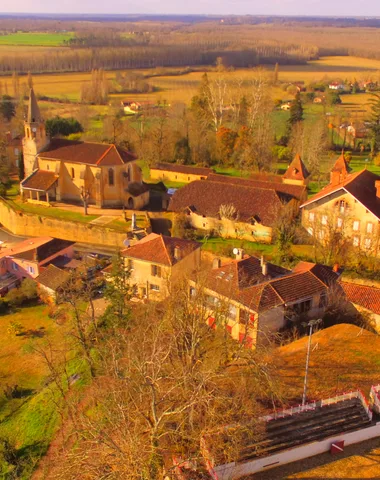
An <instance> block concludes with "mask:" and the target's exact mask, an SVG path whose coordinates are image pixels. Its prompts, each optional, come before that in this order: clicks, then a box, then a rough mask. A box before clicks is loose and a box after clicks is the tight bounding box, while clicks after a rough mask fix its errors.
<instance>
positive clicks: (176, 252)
mask: <svg viewBox="0 0 380 480" xmlns="http://www.w3.org/2000/svg"><path fill="white" fill-rule="evenodd" d="M174 258H175V259H176V260H181V249H180V248H179V247H178V246H177V245H176V246H175V247H174Z"/></svg>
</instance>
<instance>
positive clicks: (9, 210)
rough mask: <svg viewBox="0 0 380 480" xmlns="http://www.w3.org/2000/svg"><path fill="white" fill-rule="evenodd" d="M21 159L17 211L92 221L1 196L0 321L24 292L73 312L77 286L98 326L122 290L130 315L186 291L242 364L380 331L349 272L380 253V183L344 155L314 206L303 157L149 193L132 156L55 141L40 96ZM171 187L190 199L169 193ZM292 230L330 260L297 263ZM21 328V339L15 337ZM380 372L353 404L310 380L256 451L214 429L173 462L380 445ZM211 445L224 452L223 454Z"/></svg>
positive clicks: (379, 301) (163, 176)
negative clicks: (0, 311) (231, 446)
mask: <svg viewBox="0 0 380 480" xmlns="http://www.w3.org/2000/svg"><path fill="white" fill-rule="evenodd" d="M330 88H333V87H332V86H330ZM337 88H340V87H339V86H337ZM124 107H125V108H127V107H128V108H132V105H131V103H129V104H128V105H124ZM134 108H138V107H137V106H136V105H134ZM19 149H22V153H23V157H22V158H23V162H24V168H23V173H24V177H23V178H22V179H21V181H20V184H19V190H20V199H19V201H20V202H21V203H20V204H19V205H26V206H28V205H29V206H31V207H33V206H35V207H36V208H39V207H43V208H45V211H47V212H49V208H50V209H53V210H52V211H61V212H68V211H71V212H78V216H79V215H80V216H82V217H84V218H86V216H88V218H93V217H94V219H93V220H90V221H89V222H88V223H87V222H85V223H81V222H78V223H77V224H75V225H74V222H73V221H72V220H71V219H70V220H65V218H64V216H62V217H59V216H57V215H55V216H54V215H53V216H49V213H47V215H46V216H42V215H38V214H33V213H32V212H31V211H30V212H29V211H23V210H22V209H17V208H15V206H14V204H11V203H9V201H8V200H7V197H6V195H5V196H4V197H2V198H1V199H0V222H1V225H2V227H3V229H2V230H1V231H0V238H1V239H2V240H1V250H0V256H1V259H0V294H1V296H2V301H3V303H2V305H4V308H5V309H6V308H8V307H7V304H8V303H9V302H12V299H14V298H18V297H17V295H18V296H19V297H20V298H21V300H19V302H20V304H22V301H23V295H27V293H25V292H27V290H28V288H29V289H30V288H31V287H30V282H32V283H33V285H34V287H33V288H35V289H36V295H37V296H38V297H39V299H40V300H39V301H40V302H43V303H44V304H46V305H50V306H52V308H57V307H59V305H63V304H65V302H69V303H70V301H71V300H70V296H69V295H70V293H69V292H73V291H74V290H75V289H74V290H73V288H74V287H73V282H74V280H73V279H75V282H78V281H80V282H83V284H84V285H86V287H83V288H86V291H88V292H90V293H89V297H88V298H89V299H90V303H91V308H92V309H93V318H95V317H96V318H100V317H101V315H102V314H104V312H106V311H107V308H108V307H109V299H107V298H105V296H104V292H105V291H106V290H107V289H108V288H110V287H109V285H113V287H111V288H116V289H117V288H118V287H117V285H120V284H121V283H122V287H119V293H120V294H122V292H125V293H124V296H125V299H127V301H128V304H129V305H132V309H134V308H139V305H148V304H151V305H155V306H156V307H157V308H165V304H166V302H167V301H170V300H169V299H170V298H171V297H172V296H173V295H176V293H175V292H176V291H178V289H179V286H180V287H181V289H182V290H181V292H184V294H185V296H186V299H187V300H186V302H189V304H192V305H194V306H197V308H198V309H199V310H197V311H199V318H202V319H203V322H204V324H205V326H206V328H207V329H208V330H209V331H210V332H211V333H212V334H213V335H225V334H227V335H228V336H229V337H230V339H231V340H232V341H233V342H234V343H235V344H236V346H238V347H239V348H242V349H243V351H244V350H250V351H253V352H255V351H256V350H257V351H262V349H266V348H268V345H271V346H273V345H274V346H279V345H280V344H281V342H282V341H283V340H280V339H283V338H286V337H288V338H290V335H291V332H293V334H294V332H298V333H297V336H296V337H295V338H302V337H304V336H305V335H306V336H309V337H308V338H309V341H310V342H313V343H314V340H313V339H314V336H315V335H318V333H317V332H318V331H319V332H323V331H324V332H325V333H326V335H328V334H329V330H330V329H334V328H338V327H339V326H341V325H339V324H343V325H346V324H352V327H353V326H355V325H356V327H355V328H358V333H357V335H359V334H360V333H362V332H363V331H364V332H368V333H369V332H371V335H378V334H379V333H380V286H379V285H378V284H377V283H376V281H373V280H371V279H366V278H360V277H359V276H356V277H355V278H351V277H349V276H347V275H346V274H345V265H344V261H345V259H347V258H348V256H349V255H351V256H352V255H353V256H355V257H356V258H365V259H366V261H367V262H371V261H373V262H374V263H375V264H376V259H377V258H378V257H379V255H380V251H379V249H380V244H379V241H380V176H378V175H376V174H375V173H372V172H371V171H369V170H368V169H367V168H364V169H361V170H359V171H356V172H352V171H351V168H350V165H349V161H347V158H346V157H345V152H344V150H343V151H342V152H341V153H339V154H338V155H337V156H336V159H335V160H334V162H335V163H334V164H333V167H332V168H331V171H330V175H329V180H328V183H327V184H326V185H325V186H324V187H323V188H321V189H320V191H318V192H317V193H314V194H309V192H308V186H309V183H310V180H311V173H310V172H309V171H308V168H307V167H306V165H305V163H304V162H303V160H302V158H301V156H300V154H298V153H297V154H296V155H295V156H294V158H293V159H292V160H291V161H290V162H289V164H288V166H287V169H286V171H285V172H284V173H283V174H282V175H279V174H276V173H270V172H252V173H251V175H250V176H249V177H247V176H245V177H238V176H228V175H225V174H221V173H217V172H216V171H215V169H214V168H213V167H212V166H210V167H206V166H202V165H183V164H178V163H165V162H160V163H156V164H154V165H152V166H151V167H150V179H149V182H147V181H146V179H145V178H144V176H143V172H142V169H141V168H140V166H139V163H138V158H137V156H136V155H135V154H133V153H131V152H130V151H128V150H126V149H125V148H122V147H119V146H117V145H115V144H112V143H111V144H106V143H95V142H85V141H80V140H68V139H66V138H62V137H59V136H58V137H55V138H50V137H49V136H48V135H47V133H46V129H45V121H44V118H43V116H42V115H41V112H40V109H39V105H38V101H37V99H36V96H35V94H34V91H33V88H32V89H31V90H30V94H29V99H28V109H27V113H26V117H25V123H24V137H23V138H22V142H21V143H19V144H18V145H17V146H15V145H14V144H13V143H12V142H10V143H9V154H10V155H9V161H10V162H13V163H14V164H13V167H14V169H17V168H19V163H18V162H19V158H20V157H19ZM170 182H172V184H173V185H177V184H178V185H181V186H179V187H174V188H173V187H169V188H167V187H166V186H165V183H168V184H169V185H170ZM82 212H83V213H82ZM123 219H124V220H123ZM296 223H297V224H298V225H299V227H298V229H299V230H302V232H303V233H302V235H303V238H306V242H307V244H308V246H309V247H308V248H309V249H310V251H313V252H314V253H315V252H317V251H320V252H323V254H321V255H320V258H321V259H323V260H324V261H320V262H318V261H310V259H308V260H306V259H298V260H297V261H295V262H293V263H292V264H290V263H289V261H288V257H289V255H291V254H290V252H291V248H292V242H293V239H294V231H293V229H294V225H295V224H296ZM112 225H114V228H112ZM202 237H203V241H200V240H201V238H202ZM209 237H210V238H211V237H212V238H219V239H221V241H222V242H223V241H224V242H226V243H225V248H224V250H223V254H218V253H212V252H210V251H205V250H204V248H203V247H204V245H205V243H207V239H208V238H209ZM244 242H248V243H249V242H255V243H256V244H263V245H264V246H265V245H271V244H273V243H274V242H276V245H277V248H278V252H279V255H278V256H277V257H276V259H273V258H272V259H268V257H267V255H266V254H265V250H263V252H262V254H256V255H253V254H248V253H247V252H246V251H245V248H244ZM316 258H317V256H316ZM115 259H116V263H115ZM117 262H118V263H117ZM342 262H343V264H342ZM115 265H116V266H117V267H118V268H119V270H118V271H117V273H115V268H116V267H115ZM78 279H79V280H78ZM120 282H121V283H120ZM25 286H27V287H25ZM16 292H19V293H16ZM25 298H27V297H25ZM68 299H69V300H68ZM125 299H124V300H123V302H124V301H125ZM13 301H14V300H13ZM93 304H94V305H95V307H93ZM160 306H161V307H160ZM95 311H96V313H94V312H95ZM13 329H14V331H15V332H16V334H18V333H21V331H22V327H21V326H20V325H13ZM18 329H20V331H18ZM313 334H314V335H313ZM338 336H339V334H338ZM234 348H235V347H234ZM271 348H272V347H271ZM374 348H376V347H374ZM306 353H307V355H308V358H309V354H310V343H309V347H308V350H307V352H306V350H305V351H304V354H305V361H306ZM334 353H335V354H336V355H339V354H340V352H339V351H336V352H334ZM313 355H314V353H313V352H312V353H311V356H312V357H313ZM308 361H309V360H307V366H308ZM278 368H281V366H278ZM359 368H360V367H359ZM378 373H379V372H378V371H377V373H376V370H374V376H373V378H372V379H371V380H370V381H369V383H368V382H367V384H366V386H367V391H364V393H362V391H361V389H362V387H363V386H362V384H358V385H355V384H354V383H352V382H351V386H352V388H351V391H350V392H349V393H347V392H341V393H339V386H338V385H336V386H333V385H330V387H331V388H330V387H327V388H326V390H325V391H323V387H321V388H320V397H319V398H318V399H317V400H315V399H314V398H309V396H308V395H307V390H306V385H307V383H306V382H307V380H306V376H305V386H304V392H303V396H302V391H301V390H300V391H299V404H298V405H297V406H295V407H290V408H285V407H284V408H283V409H275V410H274V411H272V413H269V412H268V413H267V415H264V416H261V417H260V421H261V422H263V424H264V430H265V433H264V434H263V436H262V437H260V439H259V440H253V439H250V438H249V436H248V437H247V439H246V442H248V443H247V446H246V447H244V448H240V450H239V453H236V452H235V453H234V455H232V454H231V452H229V450H228V449H226V448H225V447H223V445H225V444H228V443H229V441H230V440H229V439H230V435H232V433H231V434H229V433H228V429H229V428H231V429H232V426H231V427H229V426H228V425H227V426H224V427H223V428H225V429H226V430H225V431H223V429H222V430H220V429H221V427H222V425H219V427H218V426H216V427H215V432H217V435H216V433H215V434H210V433H208V434H207V435H205V436H204V437H203V439H202V454H203V460H202V461H201V462H200V461H199V459H198V461H191V460H189V459H186V458H181V455H178V456H177V457H175V458H174V468H175V471H176V472H177V473H176V474H177V477H176V478H193V477H190V476H189V477H187V476H186V475H187V474H189V472H192V471H193V472H195V471H198V469H199V468H200V464H202V469H204V470H205V472H206V471H207V472H208V475H209V476H208V477H202V478H213V479H215V480H216V479H226V480H227V479H230V478H241V477H243V476H244V475H248V474H254V473H258V472H262V471H266V470H268V469H270V468H274V467H278V466H279V465H283V464H286V463H290V462H295V461H297V460H300V459H303V458H308V457H310V456H313V455H317V454H320V453H323V452H326V451H331V453H332V454H336V453H339V452H343V449H344V444H346V445H350V444H355V443H357V442H360V441H363V440H365V439H371V438H375V437H378V436H379V435H380V386H379V385H378V384H379V382H380V380H379V376H378ZM305 375H307V368H306V374H305ZM309 375H311V376H313V369H311V371H310V372H309ZM334 387H335V388H334ZM331 391H335V392H336V394H335V395H331ZM301 397H302V399H301ZM301 400H302V402H301ZM243 431H244V429H243ZM235 433H236V432H235ZM215 435H216V436H218V437H220V436H221V437H223V438H222V439H221V440H220V441H219V440H218V441H215ZM220 442H221V443H220ZM310 442H313V443H312V446H310V445H309V444H310ZM231 455H232V457H231ZM232 458H233V460H231V459H232ZM202 471H203V470H202ZM186 472H187V473H186ZM253 478H256V476H255V477H253ZM271 478H277V477H271Z"/></svg>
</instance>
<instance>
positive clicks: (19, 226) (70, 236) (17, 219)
mask: <svg viewBox="0 0 380 480" xmlns="http://www.w3.org/2000/svg"><path fill="white" fill-rule="evenodd" d="M0 223H1V224H2V225H3V226H4V227H5V228H6V229H8V230H9V231H10V232H12V233H14V234H15V235H21V236H26V237H41V236H48V237H55V238H62V239H64V240H70V241H73V242H81V243H89V244H94V245H107V246H110V247H123V241H124V240H125V239H126V233H123V232H119V231H117V230H113V229H111V228H107V227H106V226H98V225H91V224H88V223H81V222H75V221H72V220H62V219H58V218H53V217H47V216H43V215H36V214H33V213H25V212H23V211H21V210H16V209H14V208H13V206H12V205H11V204H9V203H8V202H7V201H6V200H4V199H1V198H0Z"/></svg>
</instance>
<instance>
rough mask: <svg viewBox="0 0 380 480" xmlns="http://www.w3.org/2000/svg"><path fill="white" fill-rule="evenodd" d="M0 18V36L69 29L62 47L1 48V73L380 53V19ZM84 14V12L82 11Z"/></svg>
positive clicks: (291, 61)
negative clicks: (29, 49)
mask: <svg viewBox="0 0 380 480" xmlns="http://www.w3.org/2000/svg"><path fill="white" fill-rule="evenodd" d="M83 18H84V17H81V19H82V21H79V17H73V18H68V17H67V16H61V17H55V18H41V17H36V16H21V17H17V18H14V17H12V16H0V35H7V34H10V33H15V32H18V31H22V32H29V33H30V34H31V35H32V34H33V32H46V33H49V32H51V33H53V32H73V33H74V36H73V38H71V39H70V40H68V41H67V42H66V43H65V44H64V45H62V46H58V47H49V51H48V54H47V52H46V48H48V47H46V48H45V49H43V48H42V47H41V49H40V50H38V48H36V49H34V50H33V52H32V53H30V52H29V51H28V49H27V48H23V47H18V48H17V49H16V48H15V47H14V48H13V49H6V48H5V49H0V73H3V74H6V73H10V72H13V71H17V72H19V73H23V72H25V73H26V72H28V71H30V72H32V73H42V72H79V71H91V70H93V69H94V68H102V69H105V70H117V69H127V68H152V67H174V66H180V67H184V66H195V65H211V64H215V62H216V60H217V58H219V59H222V62H223V64H224V66H226V67H240V68H241V67H253V66H256V65H260V64H261V65H263V64H274V63H279V64H300V65H302V64H305V63H306V62H307V61H309V60H312V59H317V58H319V57H320V56H324V55H355V56H361V57H367V58H374V59H380V49H379V47H378V46H379V44H380V28H379V27H380V19H360V18H357V19H355V18H349V19H347V18H346V19H338V18H331V19H327V18H326V19H323V18H317V17H316V18H302V17H300V18H296V17H249V16H248V17H225V18H222V17H206V16H205V17H202V16H199V17H196V16H191V17H186V16H185V17H173V16H171V17H156V16H149V17H146V21H144V22H142V21H141V20H142V19H143V18H142V17H136V16H135V17H133V16H132V17H128V18H127V17H120V16H100V17H99V16H96V21H95V20H94V19H95V17H94V19H93V21H91V22H83ZM85 19H86V20H88V18H87V17H85Z"/></svg>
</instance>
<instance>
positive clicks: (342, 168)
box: [331, 152, 351, 175]
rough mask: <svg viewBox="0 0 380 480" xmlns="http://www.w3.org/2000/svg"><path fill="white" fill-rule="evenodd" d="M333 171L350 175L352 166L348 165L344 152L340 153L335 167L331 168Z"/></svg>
mask: <svg viewBox="0 0 380 480" xmlns="http://www.w3.org/2000/svg"><path fill="white" fill-rule="evenodd" d="M331 171H332V172H339V173H343V174H346V175H348V174H349V173H350V171H351V168H350V167H349V166H348V163H347V161H346V159H345V158H344V153H343V152H342V154H341V155H340V157H339V158H338V160H337V161H336V162H335V164H334V166H333V168H332V169H331Z"/></svg>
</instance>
